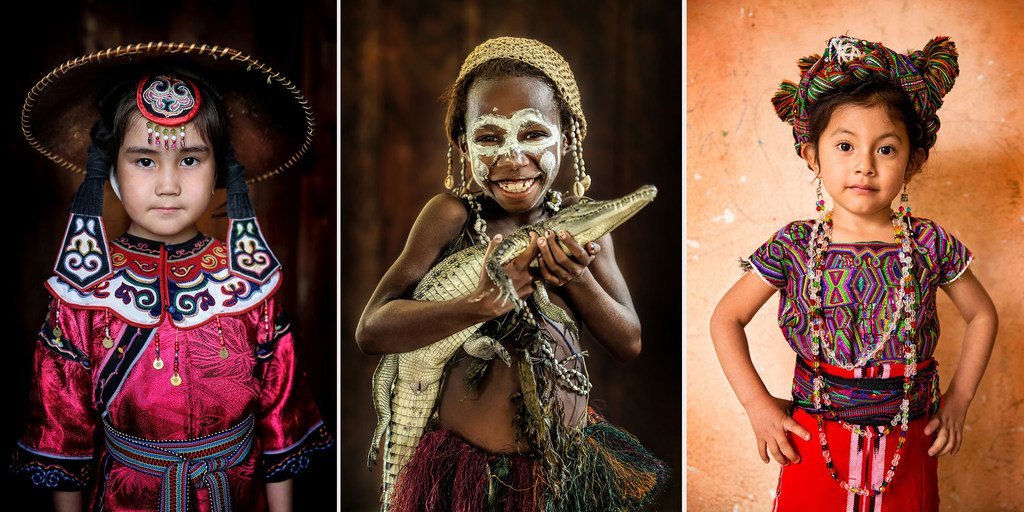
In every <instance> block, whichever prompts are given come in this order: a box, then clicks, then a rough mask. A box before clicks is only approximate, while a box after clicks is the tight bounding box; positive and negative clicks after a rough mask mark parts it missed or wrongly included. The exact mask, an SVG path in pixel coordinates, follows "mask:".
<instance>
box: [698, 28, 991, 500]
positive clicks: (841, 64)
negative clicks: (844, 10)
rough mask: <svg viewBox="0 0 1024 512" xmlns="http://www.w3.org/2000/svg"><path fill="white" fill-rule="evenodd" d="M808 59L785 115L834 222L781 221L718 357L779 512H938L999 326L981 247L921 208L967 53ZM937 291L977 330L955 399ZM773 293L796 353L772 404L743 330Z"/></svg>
mask: <svg viewBox="0 0 1024 512" xmlns="http://www.w3.org/2000/svg"><path fill="white" fill-rule="evenodd" d="M799 65H800V69H801V73H802V78H801V80H800V83H799V84H794V83H791V82H784V83H783V84H782V86H781V89H780V91H779V92H778V93H776V95H775V97H774V98H773V103H774V104H775V108H776V111H777V113H778V114H779V117H781V118H782V119H783V120H784V121H786V122H788V123H790V124H792V125H793V134H794V137H795V139H796V149H797V152H798V153H799V154H800V156H801V157H802V158H803V159H804V160H805V161H806V162H807V165H808V167H809V168H810V170H811V171H812V172H813V173H814V175H815V177H816V179H817V180H818V201H817V203H816V204H817V206H816V208H817V210H818V211H819V213H820V216H819V218H818V219H817V220H812V221H806V220H801V221H796V222H792V223H790V224H788V225H786V226H784V227H783V228H782V229H781V230H779V231H778V232H777V233H776V234H775V235H773V236H772V237H771V238H770V239H769V240H768V241H767V242H766V243H765V244H764V245H762V246H761V247H760V248H758V249H757V250H756V251H755V252H754V254H753V255H751V257H750V260H749V262H744V266H745V268H746V270H748V272H747V274H746V275H744V276H743V277H742V278H741V279H740V280H739V281H738V282H737V283H736V284H735V285H734V286H733V287H732V289H730V290H729V291H728V292H727V293H726V295H725V296H724V297H723V298H722V300H721V302H719V304H718V307H717V308H716V310H715V313H714V315H713V316H712V319H711V335H712V339H713V341H714V344H715V349H716V350H717V352H718V357H719V359H720V361H721V364H722V368H723V370H724V371H725V374H726V377H727V378H728V379H729V383H730V384H731V385H732V388H733V390H734V391H735V392H736V396H737V397H738V398H739V399H740V402H741V403H742V404H743V406H744V408H745V409H746V411H747V414H748V416H749V418H750V423H751V426H752V428H753V430H754V435H755V437H756V440H757V449H758V452H759V454H760V456H761V459H762V460H763V461H764V462H765V463H767V462H768V461H769V455H770V456H771V457H773V458H775V459H776V460H777V461H778V462H779V463H780V464H782V466H783V467H782V470H781V472H780V475H779V484H778V488H777V490H776V500H775V508H774V509H773V510H778V511H799V510H807V511H826V512H828V511H840V510H848V511H854V510H857V511H861V510H864V511H878V512H886V511H908V510H914V511H936V510H938V478H937V460H936V457H938V456H940V455H946V454H955V453H956V452H957V451H958V450H959V448H960V443H961V437H962V430H963V425H964V421H965V418H966V415H967V409H968V406H969V405H970V403H971V400H972V399H973V397H974V393H975V391H976V390H977V389H978V384H979V383H980V381H981V377H982V374H983V373H984V371H985V366H986V365H987V363H988V358H989V355H990V354H991V351H992V345H993V343H994V341H995V332H996V323H997V320H996V313H995V308H994V307H993V305H992V302H991V300H990V299H989V297H988V294H987V293H986V292H985V289H984V288H983V287H982V285H981V283H979V282H978V280H977V279H976V278H975V277H974V275H973V274H972V273H971V271H970V269H969V268H968V265H969V264H970V262H971V259H972V254H971V252H970V251H969V250H968V249H967V248H966V247H965V246H964V245H963V244H962V243H961V242H960V241H959V240H957V239H956V238H954V237H953V236H952V235H950V234H949V233H948V232H947V231H946V230H945V229H943V228H942V227H941V226H939V225H938V224H937V223H936V222H934V221H931V220H928V219H923V218H918V217H913V216H911V214H910V205H909V202H908V194H907V184H908V183H909V182H910V181H911V179H912V178H913V177H914V176H915V175H917V174H918V173H920V172H921V169H922V166H923V165H924V163H925V161H926V160H927V158H928V151H929V150H930V149H931V147H932V146H933V145H934V143H935V139H936V133H937V132H938V128H939V121H938V117H937V115H936V110H937V109H938V108H939V106H940V105H941V104H942V97H943V96H944V95H945V94H946V93H947V92H948V91H949V89H950V88H952V86H953V81H954V79H955V77H956V74H957V72H958V68H957V54H956V50H955V47H954V45H953V43H952V42H951V41H949V40H948V39H947V38H945V37H939V38H936V39H933V40H932V41H930V42H929V43H928V44H927V45H926V46H925V49H924V50H921V51H917V52H913V53H910V54H909V55H902V54H898V53H895V52H893V51H892V50H890V49H888V48H886V47H885V46H882V45H881V44H879V43H872V42H868V41H862V40H859V39H854V38H850V37H846V36H839V37H835V38H833V39H831V40H830V41H829V45H828V47H827V48H826V49H825V52H824V55H823V56H821V57H819V56H817V55H814V56H811V57H807V58H804V59H801V60H800V61H799ZM822 186H824V188H825V190H826V191H827V192H828V195H829V197H831V199H832V203H833V206H832V209H831V210H827V209H826V207H825V201H824V198H823V196H822V193H821V188H822ZM901 191H902V193H901ZM897 196H900V206H899V207H898V208H897V210H896V211H893V209H892V203H893V201H894V200H895V199H896V197H897ZM938 289H942V290H943V291H944V292H945V293H946V294H947V295H948V296H949V297H950V298H951V299H952V301H953V303H954V304H955V305H956V306H957V309H958V310H959V311H960V313H961V314H962V315H963V317H964V320H965V321H966V323H967V328H966V330H965V333H964V340H963V349H962V352H961V357H960V363H959V365H957V368H956V372H955V373H954V375H953V378H952V380H951V382H950V384H949V386H948V387H947V388H946V392H945V393H944V394H941V395H940V393H939V382H938V372H937V370H936V366H937V363H936V362H935V361H934V359H932V354H933V352H934V350H935V345H936V343H937V342H938V337H939V325H938V316H937V315H936V311H935V297H936V294H937V290H938ZM776 291H778V292H779V293H780V301H779V326H780V327H781V328H782V332H783V334H784V336H785V337H786V340H787V341H788V342H789V344H790V346H791V348H792V349H793V350H794V351H796V353H797V356H798V357H797V362H796V368H795V375H794V379H793V401H792V402H790V401H788V400H784V399H780V398H775V397H773V396H771V395H770V394H769V393H768V390H767V389H766V387H765V385H764V383H763V382H762V381H761V379H760V377H759V376H758V374H757V371H756V370H755V368H754V365H753V363H752V361H751V359H750V353H749V350H748V345H747V339H746V335H745V333H744V331H743V328H744V326H745V325H746V324H747V323H748V322H749V321H750V320H751V318H752V317H753V316H754V314H755V313H756V312H757V311H758V310H759V309H760V308H761V306H763V305H764V303H765V302H766V301H767V300H768V299H769V298H770V297H771V296H772V295H774V294H775V292H776Z"/></svg>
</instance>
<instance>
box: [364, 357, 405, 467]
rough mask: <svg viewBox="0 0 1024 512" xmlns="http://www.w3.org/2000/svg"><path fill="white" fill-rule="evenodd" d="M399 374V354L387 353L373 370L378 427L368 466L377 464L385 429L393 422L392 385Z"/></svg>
mask: <svg viewBox="0 0 1024 512" xmlns="http://www.w3.org/2000/svg"><path fill="white" fill-rule="evenodd" d="M397 376H398V354H387V355H385V356H384V357H382V358H381V359H380V363H378V364H377V369H376V370H375V371H374V372H373V380H372V381H371V387H372V389H373V408H374V409H375V410H376V412H377V427H376V428H374V429H373V439H372V440H371V441H370V453H369V454H367V456H366V467H367V468H369V469H373V466H375V465H376V464H377V448H378V447H379V446H380V438H381V437H382V436H383V435H384V430H385V429H386V428H387V426H388V423H390V422H391V387H392V386H393V385H394V383H395V377H397Z"/></svg>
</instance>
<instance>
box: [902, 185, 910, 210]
mask: <svg viewBox="0 0 1024 512" xmlns="http://www.w3.org/2000/svg"><path fill="white" fill-rule="evenodd" d="M899 212H900V213H899V215H900V217H910V194H908V193H907V184H906V183H905V182H904V183H903V193H902V194H900V209H899Z"/></svg>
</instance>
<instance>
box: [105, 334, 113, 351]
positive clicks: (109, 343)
mask: <svg viewBox="0 0 1024 512" xmlns="http://www.w3.org/2000/svg"><path fill="white" fill-rule="evenodd" d="M103 348H114V340H112V339H110V336H107V337H105V338H103Z"/></svg>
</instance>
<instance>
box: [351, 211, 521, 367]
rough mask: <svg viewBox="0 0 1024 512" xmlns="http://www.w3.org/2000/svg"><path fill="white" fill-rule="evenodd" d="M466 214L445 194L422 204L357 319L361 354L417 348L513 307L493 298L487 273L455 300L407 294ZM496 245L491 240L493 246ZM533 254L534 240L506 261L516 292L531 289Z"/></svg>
mask: <svg viewBox="0 0 1024 512" xmlns="http://www.w3.org/2000/svg"><path fill="white" fill-rule="evenodd" d="M466 216H467V212H466V209H465V207H464V206H463V205H462V203H461V201H459V200H458V199H457V198H455V197H453V196H451V195H448V194H439V195H437V196H435V197H434V198H433V199H431V200H430V201H429V202H428V203H427V205H426V206H424V207H423V211H421V212H420V215H419V217H418V218H417V219H416V222H415V223H414V224H413V226H412V230H411V231H410V233H409V238H408V240H406V243H405V248H404V249H403V250H402V254H401V255H399V257H398V259H397V260H395V263H394V264H393V265H391V268H389V269H388V271H387V272H386V273H385V274H384V277H383V278H381V280H380V284H378V285H377V289H376V290H374V292H373V296H371V297H370V301H369V302H368V303H367V304H366V309H364V310H363V314H362V316H361V317H360V318H359V325H358V326H357V327H356V343H358V344H359V349H360V350H362V351H363V353H366V354H391V353H398V352H408V351H410V350H415V349H417V348H420V347H423V346H426V345H429V344H430V343H433V342H435V341H437V340H440V339H442V338H444V337H446V336H450V335H452V334H454V333H456V332H459V331H461V330H462V329H465V328H467V327H469V326H471V325H473V324H477V323H480V322H484V321H487V320H490V319H491V318H494V317H496V316H498V315H500V314H502V313H504V312H506V311H508V310H510V309H511V308H512V303H511V301H501V300H495V299H496V297H497V290H496V287H494V285H493V284H492V283H490V280H488V279H486V278H481V282H480V283H479V284H478V286H477V290H476V291H474V292H473V293H472V294H470V295H468V296H465V297H460V298H458V299H454V300H448V301H437V302H426V301H416V300H411V299H409V297H410V296H411V295H412V291H413V290H414V289H415V287H416V285H417V284H418V283H419V282H420V280H421V279H423V276H425V275H426V274H427V272H428V271H429V270H430V268H431V266H433V264H434V263H435V261H437V259H438V257H439V256H440V255H441V253H442V251H444V249H445V247H446V246H447V245H448V243H450V241H451V240H453V239H454V238H455V237H456V236H458V234H459V232H460V231H461V229H462V226H463V225H464V224H465V222H466ZM494 245H495V242H494V241H493V240H492V242H491V248H493V246H494ZM534 256H536V245H535V244H534V245H531V247H530V248H528V249H527V251H526V252H524V253H523V255H521V256H520V257H518V258H516V260H514V261H513V262H512V263H509V264H508V265H506V266H505V269H506V271H508V273H509V277H511V278H512V280H513V283H514V284H515V286H516V291H517V293H518V294H519V296H520V297H523V296H525V295H528V294H529V293H530V291H532V285H531V280H530V276H529V273H528V272H527V267H528V264H529V262H530V260H531V259H532V258H533V257H534Z"/></svg>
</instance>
